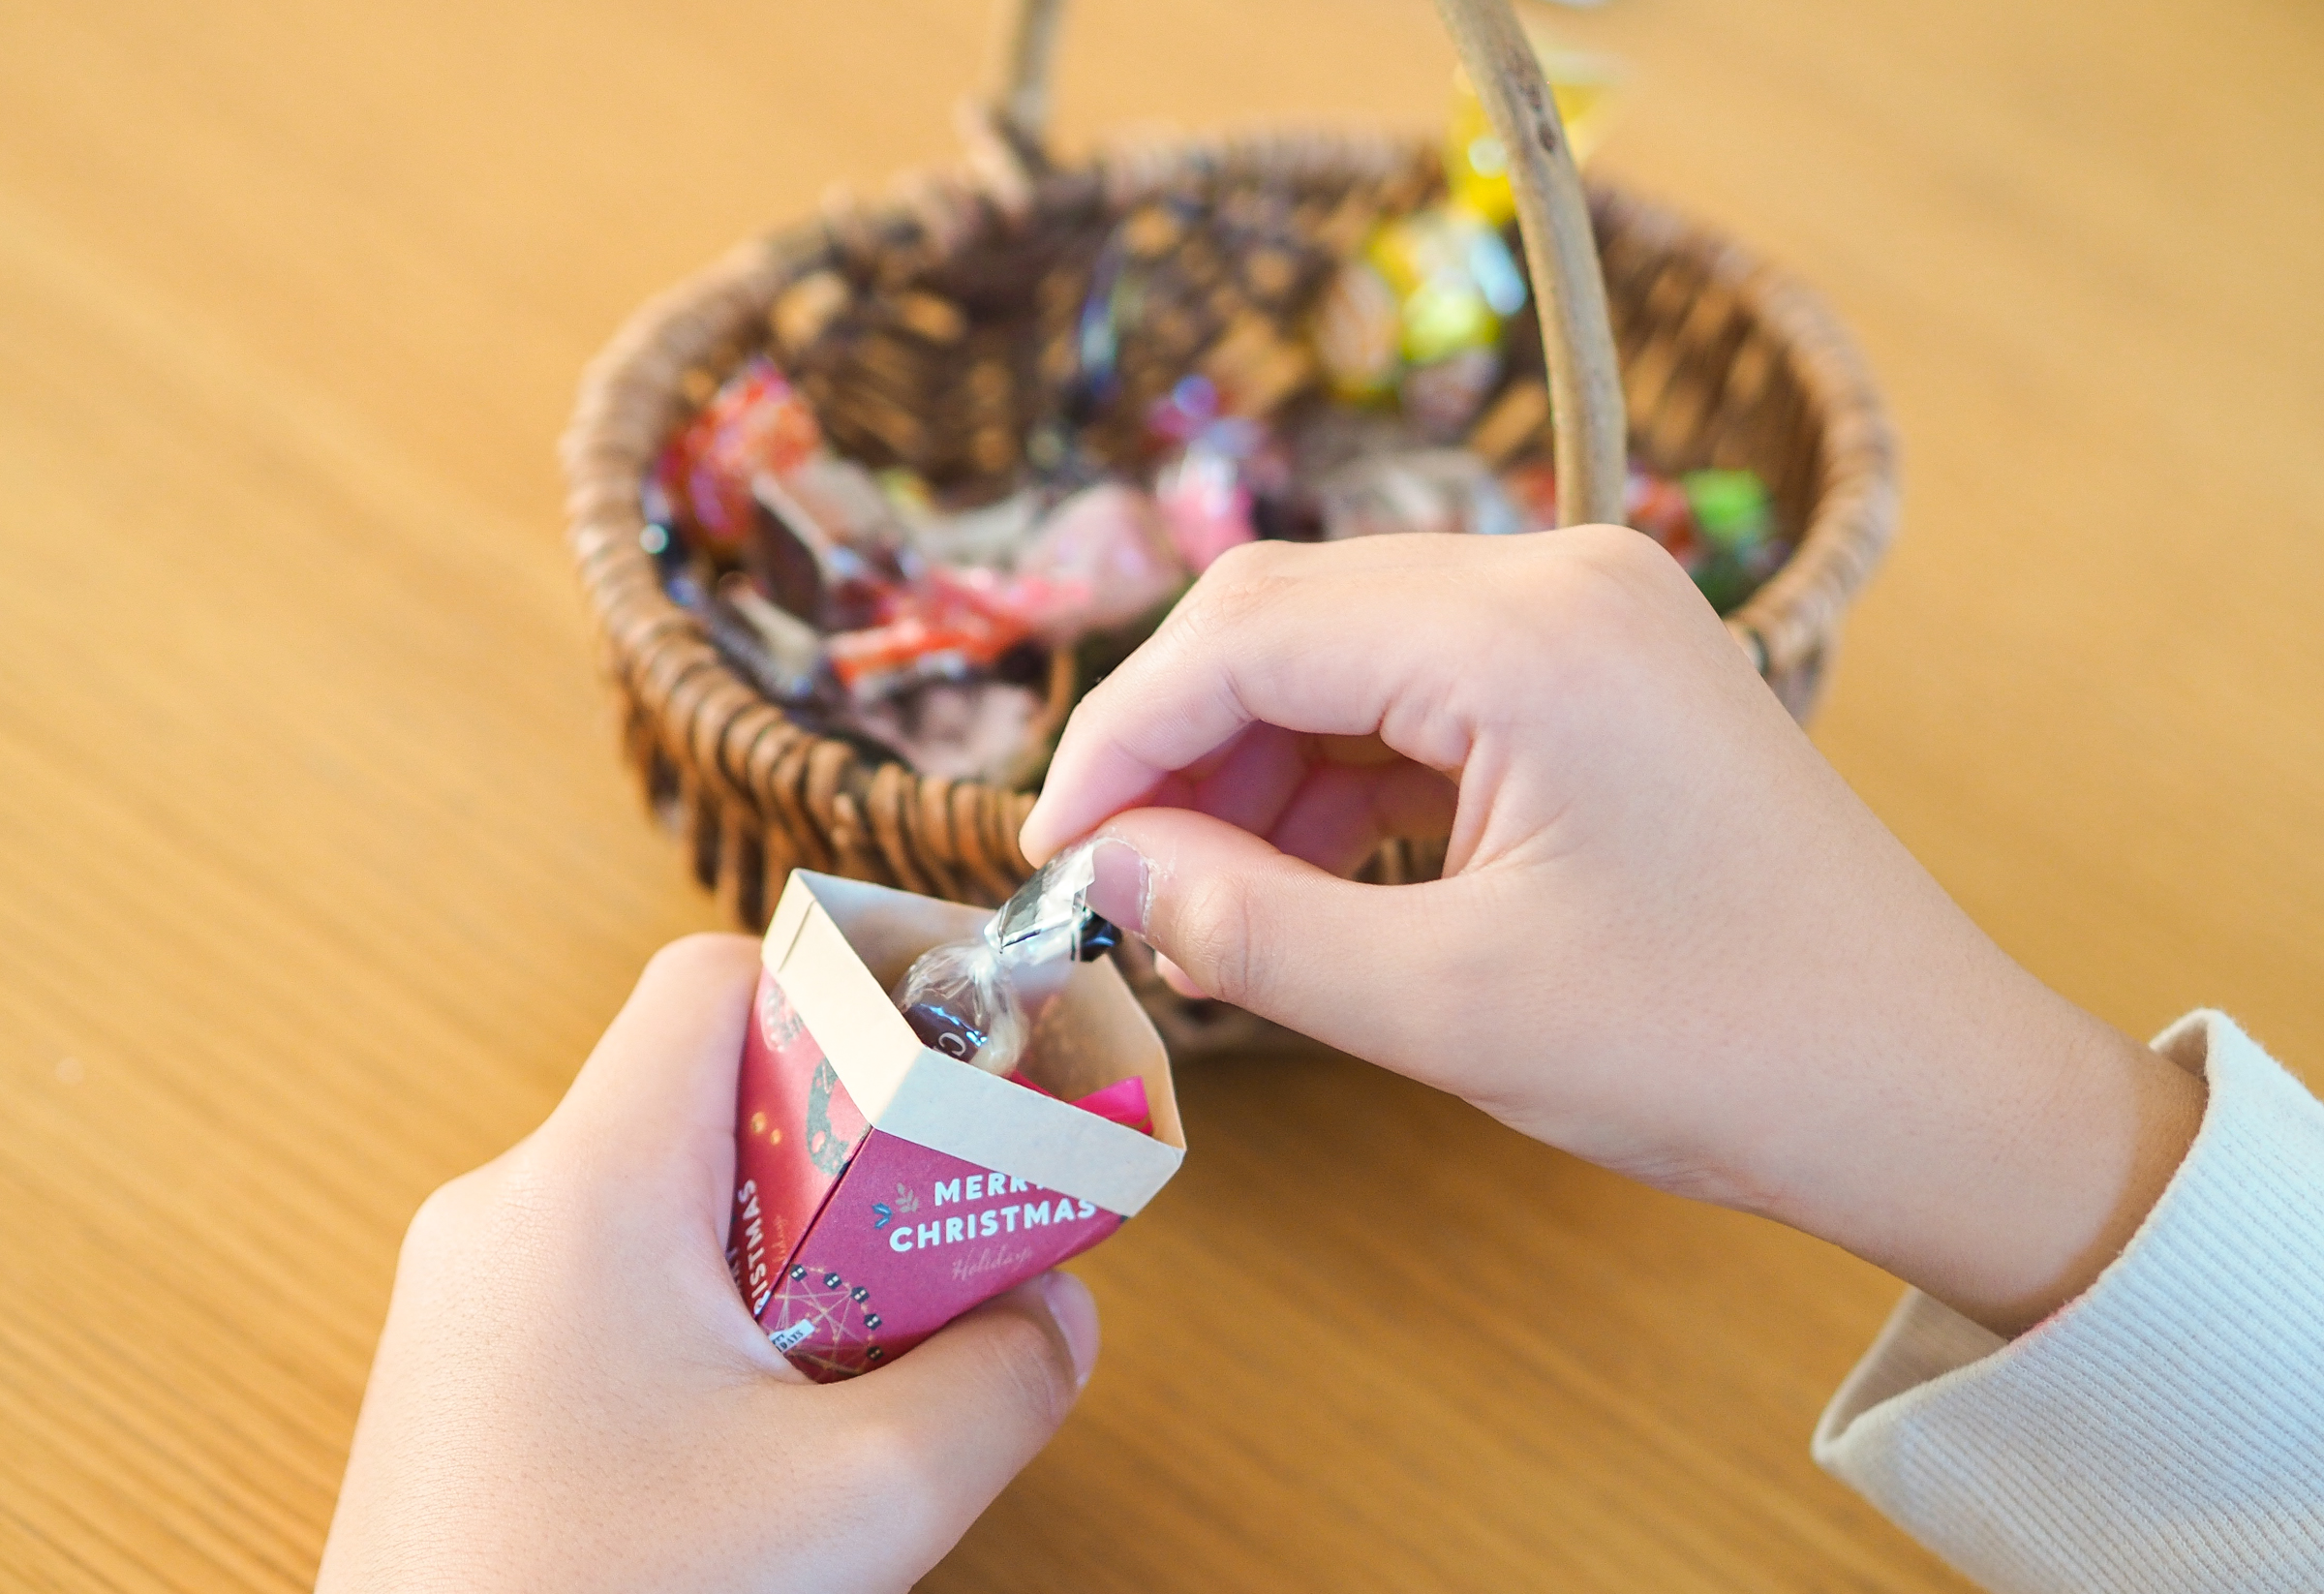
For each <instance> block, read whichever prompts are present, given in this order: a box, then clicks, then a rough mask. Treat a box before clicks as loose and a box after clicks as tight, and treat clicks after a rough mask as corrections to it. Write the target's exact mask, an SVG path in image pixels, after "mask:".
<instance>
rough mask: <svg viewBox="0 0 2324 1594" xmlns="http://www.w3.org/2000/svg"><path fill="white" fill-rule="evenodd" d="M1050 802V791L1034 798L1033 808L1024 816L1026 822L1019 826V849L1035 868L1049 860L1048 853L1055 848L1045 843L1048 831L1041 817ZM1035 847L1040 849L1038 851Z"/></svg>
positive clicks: (1026, 860) (1027, 861)
mask: <svg viewBox="0 0 2324 1594" xmlns="http://www.w3.org/2000/svg"><path fill="white" fill-rule="evenodd" d="M1048 802H1049V793H1048V792H1046V791H1045V792H1043V793H1042V794H1041V795H1040V796H1038V797H1036V798H1034V799H1033V806H1032V809H1031V810H1030V811H1029V812H1027V813H1026V814H1025V816H1024V823H1023V824H1021V825H1019V826H1018V827H1017V850H1018V851H1020V852H1022V853H1024V861H1025V862H1026V863H1028V864H1031V865H1032V866H1033V867H1034V868H1035V869H1039V868H1040V867H1041V866H1042V865H1043V864H1045V863H1047V862H1049V856H1048V854H1049V853H1050V851H1052V850H1053V849H1052V848H1050V847H1048V846H1046V845H1044V844H1043V843H1045V842H1046V841H1047V840H1048V832H1047V831H1046V829H1045V828H1044V827H1043V825H1042V823H1041V817H1042V812H1043V809H1044V806H1045V805H1046V804H1047V803H1048ZM1035 848H1039V849H1040V850H1038V851H1036V850H1034V849H1035Z"/></svg>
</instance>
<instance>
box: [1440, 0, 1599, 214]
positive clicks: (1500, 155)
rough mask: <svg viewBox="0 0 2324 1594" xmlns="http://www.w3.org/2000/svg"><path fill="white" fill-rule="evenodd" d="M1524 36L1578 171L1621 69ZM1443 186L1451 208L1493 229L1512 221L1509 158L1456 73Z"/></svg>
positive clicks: (1471, 89)
mask: <svg viewBox="0 0 2324 1594" xmlns="http://www.w3.org/2000/svg"><path fill="white" fill-rule="evenodd" d="M1526 31H1527V33H1528V34H1529V35H1532V43H1533V49H1534V54H1535V56H1536V57H1537V58H1538V59H1539V60H1540V61H1541V63H1542V76H1543V77H1546V78H1547V79H1548V80H1549V93H1550V97H1551V98H1552V99H1554V100H1555V101H1556V102H1557V117H1558V120H1559V121H1561V122H1563V123H1564V124H1565V128H1566V142H1567V144H1568V145H1569V146H1570V147H1571V148H1572V149H1573V151H1574V160H1575V164H1576V165H1579V164H1580V163H1582V162H1584V161H1586V160H1588V159H1589V158H1590V152H1591V151H1592V150H1593V149H1595V148H1597V146H1598V140H1599V139H1600V138H1602V137H1604V135H1605V119H1606V105H1607V102H1608V101H1609V100H1610V99H1611V98H1612V96H1613V92H1614V90H1615V88H1616V87H1618V86H1619V85H1620V82H1621V77H1622V74H1621V69H1620V67H1619V66H1617V65H1616V64H1615V63H1614V62H1613V61H1612V60H1611V59H1610V58H1608V57H1606V56H1603V55H1586V54H1581V53H1578V52H1576V51H1573V50H1562V49H1558V48H1556V47H1554V46H1550V45H1548V44H1547V43H1546V42H1545V41H1544V40H1543V39H1542V38H1541V37H1539V36H1538V35H1535V34H1534V31H1533V29H1532V28H1530V27H1528V28H1527V30H1526ZM1445 184H1446V186H1447V187H1448V188H1449V189H1451V190H1452V201H1453V202H1454V203H1455V204H1458V205H1461V206H1463V207H1464V208H1466V209H1468V210H1469V211H1471V212H1473V213H1474V214H1476V215H1479V216H1482V217H1483V218H1484V219H1485V221H1487V222H1488V223H1490V224H1491V225H1493V226H1494V227H1506V226H1508V225H1509V224H1510V223H1511V222H1512V221H1514V220H1515V219H1516V214H1517V201H1516V197H1515V196H1514V195H1513V194H1512V193H1511V192H1510V187H1509V152H1508V151H1507V150H1505V149H1503V148H1502V147H1501V139H1500V136H1499V135H1497V134H1496V133H1494V132H1493V126H1492V122H1491V120H1490V119H1489V118H1488V117H1487V116H1486V115H1485V113H1484V102H1483V100H1481V99H1479V98H1478V96H1477V87H1476V85H1475V84H1474V83H1472V82H1470V81H1469V75H1468V74H1467V73H1466V72H1465V71H1463V70H1461V69H1460V68H1458V67H1455V68H1454V69H1453V71H1452V119H1451V121H1450V123H1449V125H1448V126H1447V128H1446V132H1445Z"/></svg>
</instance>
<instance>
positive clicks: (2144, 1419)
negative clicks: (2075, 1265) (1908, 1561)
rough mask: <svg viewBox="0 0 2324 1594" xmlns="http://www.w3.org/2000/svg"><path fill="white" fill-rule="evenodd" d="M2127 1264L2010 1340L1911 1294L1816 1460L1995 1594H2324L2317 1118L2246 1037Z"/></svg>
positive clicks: (2198, 1039)
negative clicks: (2124, 1593) (2171, 1593)
mask: <svg viewBox="0 0 2324 1594" xmlns="http://www.w3.org/2000/svg"><path fill="white" fill-rule="evenodd" d="M2156 1048H2157V1049H2158V1050H2160V1051H2161V1052H2162V1053H2163V1054H2164V1055H2165V1056H2166V1057H2169V1058H2171V1059H2172V1060H2174V1061H2175V1062H2177V1063H2179V1064H2180V1066H2182V1067H2184V1068H2186V1069H2187V1070H2188V1071H2190V1072H2200V1073H2202V1074H2203V1075H2204V1076H2205V1077H2206V1078H2207V1079H2208V1081H2209V1084H2210V1100H2209V1102H2208V1103H2207V1104H2206V1106H2205V1108H2204V1114H2203V1123H2202V1127H2201V1128H2200V1129H2199V1130H2198V1131H2197V1133H2196V1136H2195V1141H2194V1145H2193V1147H2192V1149H2191V1150H2189V1151H2188V1152H2187V1156H2186V1161H2185V1162H2184V1163H2183V1164H2182V1165H2181V1166H2180V1169H2179V1171H2178V1173H2177V1174H2176V1175H2175V1176H2174V1177H2173V1178H2172V1180H2171V1183H2170V1185H2169V1187H2168V1188H2167V1189H2165V1190H2164V1192H2163V1194H2162V1198H2161V1200H2160V1201H2158V1202H2157V1203H2156V1207H2155V1210H2154V1211H2153V1212H2151V1213H2149V1214H2148V1216H2147V1220H2146V1222H2145V1223H2144V1224H2143V1225H2142V1226H2141V1227H2140V1229H2139V1231H2138V1233H2137V1235H2136V1237H2135V1238H2133V1239H2132V1240H2131V1241H2130V1243H2129V1245H2128V1246H2126V1247H2125V1249H2124V1252H2123V1254H2122V1255H2121V1256H2120V1257H2119V1258H2117V1259H2116V1261H2115V1262H2114V1264H2113V1265H2112V1266H2111V1267H2109V1268H2108V1269H2107V1270H2106V1272H2103V1273H2101V1274H2100V1275H2099V1277H2098V1279H2097V1282H2095V1284H2093V1285H2092V1286H2091V1287H2090V1289H2089V1290H2088V1291H2087V1292H2085V1293H2084V1294H2083V1295H2082V1296H2080V1297H2079V1298H2078V1299H2076V1300H2074V1301H2073V1302H2071V1303H2068V1304H2067V1305H2066V1306H2065V1307H2064V1309H2063V1310H2061V1311H2059V1312H2058V1313H2057V1314H2056V1315H2054V1316H2052V1317H2051V1318H2049V1319H2048V1320H2047V1321H2045V1322H2043V1323H2041V1324H2039V1325H2038V1326H2036V1327H2035V1328H2033V1329H2031V1330H2029V1331H2028V1332H2027V1333H2023V1334H2021V1335H2019V1336H2018V1337H2017V1338H2016V1339H2014V1340H2010V1341H2006V1342H2004V1341H2003V1340H2002V1339H2001V1338H2000V1337H1998V1336H1997V1335H1995V1334H1992V1333H1988V1332H1986V1331H1985V1330H1984V1329H1981V1328H1979V1327H1977V1326H1976V1325H1975V1324H1973V1323H1971V1322H1969V1321H1968V1320H1967V1319H1965V1318H1963V1317H1960V1316H1958V1315H1956V1314H1955V1313H1953V1312H1952V1311H1950V1310H1948V1309H1946V1308H1945V1307H1943V1306H1941V1305H1939V1304H1938V1303H1936V1302H1934V1301H1931V1300H1930V1299H1928V1298H1927V1297H1926V1296H1923V1295H1921V1294H1919V1293H1918V1292H1913V1293H1911V1294H1908V1295H1907V1296H1906V1297H1905V1300H1904V1302H1903V1303H1901V1304H1900V1305H1899V1306H1898V1307H1897V1309H1896V1312H1895V1315H1894V1316H1892V1317H1891V1318H1890V1319H1889V1320H1888V1326H1887V1327H1886V1328H1885V1329H1883V1330H1882V1331H1881V1336H1880V1338H1879V1340H1878V1341H1876V1342H1875V1343H1874V1345H1873V1347H1872V1350H1871V1351H1870V1352H1869V1353H1868V1354H1867V1355H1866V1356H1865V1358H1864V1360H1863V1362H1862V1363H1860V1364H1858V1365H1857V1366H1856V1368H1855V1370H1854V1371H1853V1372H1851V1373H1850V1375H1849V1378H1848V1382H1847V1383H1845V1384H1843V1385H1842V1386H1841V1388H1840V1393H1839V1394H1838V1395H1834V1396H1833V1397H1832V1403H1831V1405H1830V1407H1829V1408H1828V1409H1826V1410H1825V1412H1824V1414H1823V1420H1822V1421H1821V1422H1820V1423H1819V1424H1818V1425H1817V1428H1816V1442H1815V1451H1816V1459H1817V1461H1818V1462H1819V1464H1821V1465H1822V1466H1823V1467H1824V1468H1825V1469H1826V1470H1828V1471H1830V1472H1831V1473H1833V1474H1834V1475H1836V1476H1837V1477H1839V1478H1841V1479H1842V1480H1844V1481H1845V1482H1847V1483H1848V1484H1850V1486H1852V1487H1855V1488H1856V1489H1858V1490H1860V1491H1861V1492H1862V1493H1863V1494H1864V1495H1865V1497H1866V1498H1868V1499H1870V1500H1871V1501H1872V1502H1873V1504H1875V1505H1876V1506H1878V1507H1880V1509H1881V1511H1883V1512H1885V1513H1886V1514H1887V1515H1888V1516H1889V1517H1892V1518H1893V1519H1894V1520H1895V1521H1896V1522H1897V1523H1898V1524H1899V1525H1900V1526H1902V1527H1903V1528H1904V1529H1905V1530H1906V1531H1907V1532H1909V1533H1911V1534H1912V1535H1913V1537H1915V1538H1917V1539H1919V1540H1920V1541H1921V1542H1922V1543H1924V1544H1926V1545H1928V1546H1929V1547H1930V1548H1933V1549H1935V1550H1936V1551H1937V1552H1938V1553H1939V1554H1941V1555H1942V1556H1943V1557H1944V1558H1945V1559H1946V1560H1948V1561H1950V1562H1952V1563H1953V1565H1955V1566H1956V1567H1958V1568H1960V1569H1961V1570H1962V1571H1963V1572H1965V1573H1967V1574H1968V1575H1969V1576H1970V1577H1972V1578H1973V1579H1977V1580H1978V1581H1979V1582H1982V1583H1984V1584H1985V1585H1986V1586H1987V1587H1989V1588H1991V1589H1993V1590H1995V1591H1996V1594H2051V1591H2053V1590H2054V1591H2058V1594H2065V1591H2067V1590H2071V1591H2074V1594H2111V1591H2114V1590H2137V1591H2140V1594H2160V1591H2165V1590H2181V1589H2186V1590H2195V1589H2201V1590H2205V1591H2206V1594H2231V1591H2232V1594H2262V1591H2265V1594H2277V1591H2282V1594H2316V1591H2318V1590H2324V1104H2320V1103H2318V1101H2317V1100H2316V1098H2315V1097H2314V1096H2311V1095H2310V1094H2309V1092H2308V1091H2307V1090H2306V1089H2305V1088H2302V1086H2301V1085H2300V1083H2299V1081H2297V1080H2295V1079H2293V1078H2292V1077H2291V1076H2290V1075H2289V1074H2287V1073H2285V1072H2284V1071H2283V1070H2282V1069H2281V1068H2279V1067H2278V1066H2277V1064H2276V1063H2275V1061H2274V1060H2273V1059H2271V1058H2269V1057H2268V1055H2267V1054H2266V1053H2265V1052H2262V1051H2261V1050H2260V1049H2259V1048H2258V1047H2257V1046H2256V1045H2254V1044H2253V1043H2252V1042H2251V1041H2250V1039H2249V1038H2248V1037H2247V1036H2246V1035H2245V1034H2244V1032H2243V1031H2242V1030H2241V1029H2239V1028H2237V1027H2235V1025H2234V1023H2233V1022H2232V1021H2231V1020H2229V1019H2227V1018H2226V1017H2225V1016H2223V1015H2221V1014H2218V1013H2194V1014H2190V1015H2188V1016H2187V1017H2186V1018H2185V1019H2182V1020H2181V1021H2180V1022H2179V1023H2178V1024H2176V1025H2174V1026H2172V1027H2171V1028H2170V1029H2168V1030H2166V1031H2165V1032H2164V1033H2163V1035H2162V1037H2161V1039H2159V1040H2157V1041H2156Z"/></svg>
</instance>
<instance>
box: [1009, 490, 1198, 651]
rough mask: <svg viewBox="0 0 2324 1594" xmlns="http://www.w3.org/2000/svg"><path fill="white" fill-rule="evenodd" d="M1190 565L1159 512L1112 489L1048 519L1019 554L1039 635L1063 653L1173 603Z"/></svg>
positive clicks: (1076, 500) (1131, 493)
mask: <svg viewBox="0 0 2324 1594" xmlns="http://www.w3.org/2000/svg"><path fill="white" fill-rule="evenodd" d="M1213 557H1215V556H1213ZM1186 566H1187V562H1186V561H1185V560H1183V559H1181V558H1180V557H1179V555H1178V550H1177V547H1176V546H1174V545H1173V541H1172V536H1171V527H1170V525H1169V524H1168V523H1166V522H1165V520H1164V518H1163V512H1162V509H1161V506H1159V505H1157V504H1156V503H1155V502H1154V500H1153V499H1152V498H1150V497H1148V496H1147V494H1145V493H1142V492H1140V491H1138V490H1137V489H1136V488H1134V487H1126V486H1123V485H1121V484H1120V483H1118V482H1108V483H1106V484H1105V485H1103V486H1098V487H1088V488H1085V489H1084V490H1082V491H1081V492H1078V493H1076V494H1074V495H1073V496H1072V497H1071V498H1069V499H1067V500H1066V501H1065V502H1064V503H1062V504H1060V505H1058V506H1056V508H1055V509H1054V510H1052V511H1051V512H1050V515H1049V518H1048V519H1046V520H1044V521H1043V522H1042V523H1041V526H1040V529H1039V530H1038V531H1036V532H1035V533H1034V534H1033V536H1032V540H1031V541H1030V542H1028V543H1027V544H1026V545H1025V547H1024V551H1023V552H1022V553H1021V554H1019V555H1018V558H1017V575H1018V577H1019V578H1020V580H1021V581H1024V583H1026V584H1027V589H1028V597H1029V598H1031V599H1032V612H1033V620H1034V626H1035V628H1036V629H1038V630H1039V631H1040V633H1041V634H1042V636H1043V637H1044V638H1046V639H1047V640H1048V641H1050V642H1052V643H1054V644H1055V645H1057V646H1060V647H1062V646H1067V645H1070V644H1071V643H1072V642H1074V641H1075V640H1077V639H1078V638H1080V637H1081V636H1084V635H1086V634H1087V633H1088V632H1090V631H1096V630H1107V629H1110V628H1113V627H1116V626H1126V625H1128V624H1129V623H1130V622H1131V621H1133V620H1137V619H1139V618H1141V617H1142V616H1144V615H1147V614H1149V613H1151V612H1152V611H1153V610H1154V609H1156V608H1158V607H1160V606H1161V605H1162V604H1163V603H1166V602H1168V601H1169V600H1170V598H1171V596H1172V595H1173V594H1174V593H1176V592H1177V590H1178V589H1179V588H1180V587H1182V586H1184V585H1185V583H1186V577H1187V568H1186Z"/></svg>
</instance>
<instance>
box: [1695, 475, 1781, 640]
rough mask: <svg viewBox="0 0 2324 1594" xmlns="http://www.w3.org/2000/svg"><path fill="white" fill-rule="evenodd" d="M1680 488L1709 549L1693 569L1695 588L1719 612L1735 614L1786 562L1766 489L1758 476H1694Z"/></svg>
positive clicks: (1705, 547) (1705, 549)
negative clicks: (1736, 607) (1762, 583)
mask: <svg viewBox="0 0 2324 1594" xmlns="http://www.w3.org/2000/svg"><path fill="white" fill-rule="evenodd" d="M1679 485H1680V486H1681V487H1682V488H1683V489H1684V490H1685V492H1686V496H1687V504H1688V506H1689V508H1690V509H1691V510H1692V511H1693V513H1694V519H1695V525H1696V527H1697V530H1698V531H1699V532H1700V533H1701V536H1702V541H1703V544H1704V547H1703V552H1702V556H1701V558H1700V559H1699V560H1697V562H1696V564H1695V565H1694V566H1693V567H1692V568H1693V573H1694V576H1695V584H1696V585H1697V586H1698V587H1700V588H1701V589H1702V592H1703V596H1704V597H1706V598H1709V599H1710V600H1711V602H1712V603H1713V604H1714V605H1716V606H1717V607H1718V608H1719V609H1721V610H1722V611H1724V610H1727V609H1731V608H1733V607H1734V606H1735V605H1736V604H1738V603H1740V602H1742V601H1743V600H1744V599H1745V598H1749V597H1750V596H1751V595H1752V593H1753V592H1754V591H1756V590H1757V589H1758V585H1759V583H1760V582H1762V581H1764V580H1766V579H1767V577H1769V576H1770V575H1772V574H1774V573H1775V569H1776V567H1777V566H1779V565H1781V564H1782V563H1783V560H1784V553H1785V544H1784V543H1783V542H1782V541H1781V540H1780V539H1778V538H1777V536H1776V535H1775V506H1774V505H1773V504H1772V503H1770V502H1769V500H1768V497H1767V486H1766V483H1764V482H1762V481H1761V480H1760V479H1759V478H1758V474H1757V473H1756V472H1752V471H1690V472H1688V473H1687V474H1686V475H1683V476H1681V477H1680V478H1679Z"/></svg>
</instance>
